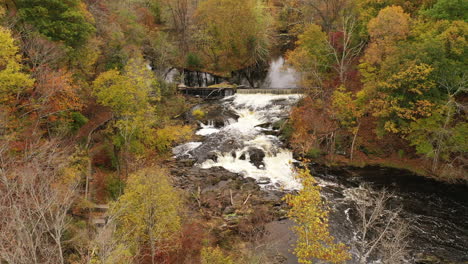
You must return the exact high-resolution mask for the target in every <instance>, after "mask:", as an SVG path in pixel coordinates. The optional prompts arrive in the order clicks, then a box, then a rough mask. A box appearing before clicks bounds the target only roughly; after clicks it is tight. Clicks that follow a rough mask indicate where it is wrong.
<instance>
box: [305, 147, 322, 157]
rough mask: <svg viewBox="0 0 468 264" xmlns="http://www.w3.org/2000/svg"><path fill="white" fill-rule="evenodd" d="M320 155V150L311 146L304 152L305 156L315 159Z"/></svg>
mask: <svg viewBox="0 0 468 264" xmlns="http://www.w3.org/2000/svg"><path fill="white" fill-rule="evenodd" d="M320 155H322V150H320V149H319V148H314V147H313V148H311V149H310V150H309V151H308V152H307V153H306V158H310V159H316V158H318V157H320Z"/></svg>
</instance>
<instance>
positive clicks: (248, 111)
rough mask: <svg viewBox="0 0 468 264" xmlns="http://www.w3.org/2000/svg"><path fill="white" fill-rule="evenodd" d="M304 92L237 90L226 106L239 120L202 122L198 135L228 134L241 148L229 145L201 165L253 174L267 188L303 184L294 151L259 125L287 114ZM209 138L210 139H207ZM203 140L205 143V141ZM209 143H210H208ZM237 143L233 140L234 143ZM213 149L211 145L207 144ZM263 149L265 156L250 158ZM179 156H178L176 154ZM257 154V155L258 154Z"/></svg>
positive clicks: (293, 187)
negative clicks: (217, 125)
mask: <svg viewBox="0 0 468 264" xmlns="http://www.w3.org/2000/svg"><path fill="white" fill-rule="evenodd" d="M300 97H301V95H298V94H290V95H273V94H236V95H234V96H232V97H229V98H226V99H225V102H224V106H225V107H226V108H231V109H232V110H234V111H235V112H236V113H237V115H238V116H239V118H238V120H237V121H235V120H230V121H229V122H227V123H228V124H227V125H225V126H224V127H222V128H215V127H214V126H213V124H212V123H208V124H207V125H205V124H200V127H201V128H200V130H198V131H197V135H201V136H205V137H206V138H209V137H212V136H213V137H214V136H218V137H219V136H223V135H226V137H227V136H229V138H234V139H235V141H236V143H238V144H236V145H237V146H239V145H240V146H242V147H240V148H234V147H233V149H229V151H226V152H225V153H219V152H218V151H215V147H216V146H212V149H213V151H214V152H215V153H216V159H215V160H213V159H207V160H203V161H201V162H200V163H198V164H197V166H200V167H201V168H205V169H208V168H212V167H223V168H225V169H227V170H229V171H231V172H235V173H239V174H241V175H243V176H244V177H251V178H254V179H256V180H261V181H262V182H265V179H266V178H268V182H269V183H267V184H263V185H262V186H264V187H266V188H275V189H284V190H295V189H299V188H301V184H300V182H299V181H298V180H297V179H296V178H295V173H294V166H293V164H292V163H293V162H294V159H293V156H292V152H291V151H289V150H287V149H284V148H281V141H280V140H279V138H278V137H276V136H272V135H266V134H263V133H262V132H263V131H264V130H265V129H263V128H260V127H258V126H259V125H262V124H265V123H273V122H275V121H277V120H279V119H281V118H283V117H286V116H287V115H288V112H289V110H290V107H291V106H292V105H293V104H294V103H296V102H297V101H298V100H299V99H300ZM206 142H209V141H206ZM202 144H203V143H202ZM207 144H208V143H207ZM233 145H234V144H233ZM200 146H201V144H200V145H198V143H197V144H196V145H195V144H192V145H189V146H188V147H194V148H193V149H190V150H188V151H184V152H181V151H180V150H179V152H181V153H183V154H184V155H187V154H190V151H191V150H194V149H195V148H197V147H200ZM205 147H208V149H210V146H205ZM252 150H255V151H257V152H258V151H261V152H262V153H264V154H265V156H264V157H263V159H262V160H256V161H254V160H251V151H252ZM176 156H179V155H177V154H176ZM257 158H258V157H257Z"/></svg>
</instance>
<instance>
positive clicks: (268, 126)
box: [255, 123, 271, 128]
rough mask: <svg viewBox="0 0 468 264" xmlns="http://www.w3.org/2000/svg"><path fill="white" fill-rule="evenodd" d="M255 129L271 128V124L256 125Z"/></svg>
mask: <svg viewBox="0 0 468 264" xmlns="http://www.w3.org/2000/svg"><path fill="white" fill-rule="evenodd" d="M255 127H261V128H270V127H271V123H263V124H260V125H256V126H255Z"/></svg>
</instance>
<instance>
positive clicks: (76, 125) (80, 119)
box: [70, 112, 89, 132]
mask: <svg viewBox="0 0 468 264" xmlns="http://www.w3.org/2000/svg"><path fill="white" fill-rule="evenodd" d="M70 115H71V119H72V120H73V121H72V124H71V131H72V132H76V131H78V129H80V128H81V127H82V126H84V125H85V124H86V123H88V121H89V120H88V118H86V117H85V116H84V115H82V114H81V113H80V112H72V113H71V114H70Z"/></svg>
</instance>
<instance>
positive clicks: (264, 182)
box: [257, 177, 271, 184]
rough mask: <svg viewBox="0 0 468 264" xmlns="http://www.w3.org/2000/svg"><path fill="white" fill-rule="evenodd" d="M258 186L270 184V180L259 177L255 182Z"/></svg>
mask: <svg viewBox="0 0 468 264" xmlns="http://www.w3.org/2000/svg"><path fill="white" fill-rule="evenodd" d="M257 183H258V184H270V183H271V180H270V178H267V177H260V179H258V180H257Z"/></svg>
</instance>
